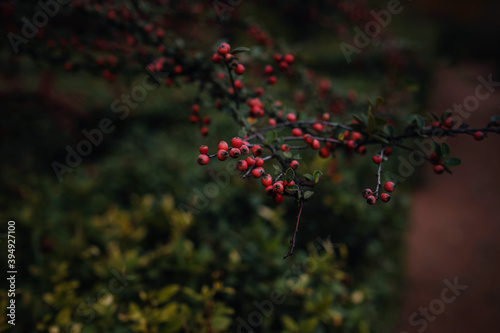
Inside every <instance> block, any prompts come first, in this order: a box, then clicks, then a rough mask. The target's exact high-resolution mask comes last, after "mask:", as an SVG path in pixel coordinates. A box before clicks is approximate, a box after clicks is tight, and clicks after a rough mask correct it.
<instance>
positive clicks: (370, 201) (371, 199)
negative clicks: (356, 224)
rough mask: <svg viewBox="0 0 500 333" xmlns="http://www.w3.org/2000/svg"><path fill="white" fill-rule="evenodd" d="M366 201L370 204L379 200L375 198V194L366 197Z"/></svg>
mask: <svg viewBox="0 0 500 333" xmlns="http://www.w3.org/2000/svg"><path fill="white" fill-rule="evenodd" d="M366 202H367V203H368V204H369V205H374V204H375V202H377V198H375V197H374V196H373V195H370V196H369V197H368V198H366Z"/></svg>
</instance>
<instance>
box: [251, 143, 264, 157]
mask: <svg viewBox="0 0 500 333" xmlns="http://www.w3.org/2000/svg"><path fill="white" fill-rule="evenodd" d="M252 154H253V155H254V156H260V155H262V147H261V146H259V145H255V146H253V147H252Z"/></svg>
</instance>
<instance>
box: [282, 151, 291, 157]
mask: <svg viewBox="0 0 500 333" xmlns="http://www.w3.org/2000/svg"><path fill="white" fill-rule="evenodd" d="M283 156H285V157H286V158H292V153H291V152H289V151H285V152H283Z"/></svg>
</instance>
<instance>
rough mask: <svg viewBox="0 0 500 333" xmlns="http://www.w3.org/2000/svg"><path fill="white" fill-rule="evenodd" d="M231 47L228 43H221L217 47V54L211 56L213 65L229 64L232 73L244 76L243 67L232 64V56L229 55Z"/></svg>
mask: <svg viewBox="0 0 500 333" xmlns="http://www.w3.org/2000/svg"><path fill="white" fill-rule="evenodd" d="M230 51H231V46H230V45H229V44H228V43H222V44H220V45H219V46H218V47H217V53H214V55H213V56H212V62H213V63H214V64H220V63H221V62H223V61H224V62H226V63H227V64H231V65H232V67H233V71H234V73H235V74H236V75H243V74H245V66H243V65H242V64H236V63H233V60H234V55H233V54H232V53H230Z"/></svg>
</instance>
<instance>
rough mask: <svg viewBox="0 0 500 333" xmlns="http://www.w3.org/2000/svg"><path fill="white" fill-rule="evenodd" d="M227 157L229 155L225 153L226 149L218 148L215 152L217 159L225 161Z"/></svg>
mask: <svg viewBox="0 0 500 333" xmlns="http://www.w3.org/2000/svg"><path fill="white" fill-rule="evenodd" d="M228 157H229V154H228V153H227V150H224V149H220V150H219V151H218V152H217V158H218V159H219V161H225V160H227V158H228Z"/></svg>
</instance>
